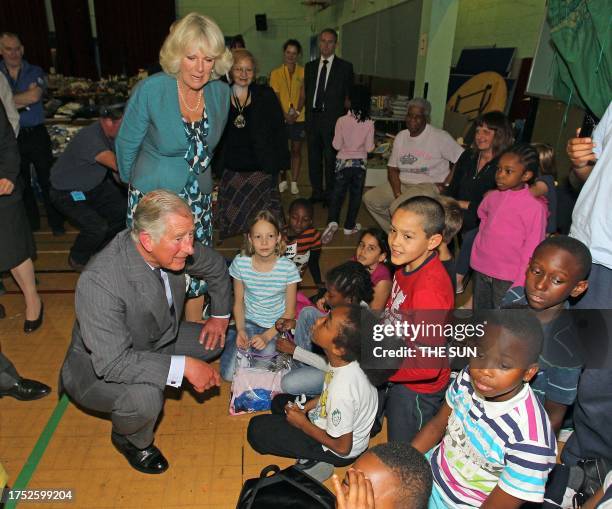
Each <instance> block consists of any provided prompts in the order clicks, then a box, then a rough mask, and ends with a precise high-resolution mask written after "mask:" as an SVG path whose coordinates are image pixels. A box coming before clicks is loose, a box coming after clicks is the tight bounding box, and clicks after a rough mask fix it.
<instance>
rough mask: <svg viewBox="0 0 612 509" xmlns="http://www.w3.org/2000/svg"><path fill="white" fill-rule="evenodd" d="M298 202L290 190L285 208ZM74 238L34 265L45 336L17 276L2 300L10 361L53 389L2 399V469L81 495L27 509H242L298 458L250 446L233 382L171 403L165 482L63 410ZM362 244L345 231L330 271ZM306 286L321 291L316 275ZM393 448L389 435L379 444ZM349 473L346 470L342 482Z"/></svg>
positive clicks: (328, 255)
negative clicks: (250, 486)
mask: <svg viewBox="0 0 612 509" xmlns="http://www.w3.org/2000/svg"><path fill="white" fill-rule="evenodd" d="M305 174H306V172H303V175H305ZM301 180H304V179H301ZM301 191H302V192H301V195H302V196H305V197H307V196H308V195H309V194H310V193H309V192H310V189H308V188H307V187H306V186H305V185H304V184H302V185H301ZM292 198H293V196H292V195H291V194H289V193H288V192H286V193H285V194H284V195H283V201H284V202H285V205H287V204H288V203H289V202H290V201H291V199H292ZM343 213H344V212H343ZM326 215H327V212H326V209H322V208H321V207H320V205H317V209H316V212H315V216H316V224H315V225H316V226H317V227H319V228H321V229H322V228H323V227H324V225H325V224H326ZM342 217H344V216H342ZM359 221H360V222H361V223H362V225H364V226H371V225H372V224H373V220H372V219H371V217H370V216H369V214H368V213H367V211H366V210H365V207H362V210H361V211H360V215H359ZM75 234H76V232H75V231H74V230H72V229H69V231H68V232H67V233H66V234H65V235H63V236H61V237H54V236H52V235H51V233H50V231H48V230H47V231H41V232H37V233H36V234H35V238H36V243H37V246H38V259H37V260H36V263H35V266H36V272H37V278H38V281H39V290H40V293H41V295H42V299H43V301H44V304H45V317H44V324H43V326H42V327H41V328H40V329H39V330H38V331H36V332H35V333H33V334H29V335H25V334H24V333H23V332H22V327H23V320H24V303H23V298H22V296H21V294H20V293H19V292H18V288H17V287H16V285H15V284H14V282H13V281H12V280H11V279H10V278H9V277H5V278H4V284H5V286H6V288H7V290H8V293H7V294H5V295H2V296H0V303H2V304H3V305H4V306H5V308H6V315H7V316H6V318H5V319H3V320H0V341H1V344H2V351H3V353H5V354H6V355H7V356H8V357H9V358H10V359H11V360H12V361H13V363H14V364H15V366H16V367H17V369H18V370H19V372H20V374H21V375H22V376H24V377H28V378H34V379H37V380H41V381H43V382H45V383H47V384H48V385H50V386H51V387H52V388H53V394H52V395H51V396H50V397H47V398H44V399H42V400H39V401H33V402H19V401H16V400H14V399H12V398H2V399H0V462H1V463H2V464H3V465H4V468H5V469H6V470H7V472H8V474H9V485H11V486H13V487H19V488H22V489H24V488H26V487H27V489H45V490H72V495H73V498H72V501H71V502H63V503H59V502H56V503H45V504H36V503H32V502H28V503H27V505H26V504H19V505H20V506H21V505H24V506H27V507H38V506H40V507H45V508H53V507H63V508H68V507H77V508H79V509H80V508H114V507H117V508H119V507H120V508H140V507H143V508H145V507H146V508H156V507H160V508H172V507H181V508H196V507H198V508H204V507H209V508H213V507H214V508H218V509H223V508H228V509H229V508H233V507H235V504H236V501H237V498H238V494H239V492H240V488H241V486H242V483H243V482H244V480H245V479H248V478H250V477H254V476H257V475H258V474H259V472H260V470H261V469H262V468H263V467H265V466H266V465H269V464H271V463H276V464H278V465H280V466H281V467H284V466H288V465H290V464H292V463H293V460H287V459H283V458H277V457H273V456H261V455H259V454H258V453H256V452H254V451H253V450H252V449H251V448H250V446H249V444H248V443H247V441H246V426H247V424H248V421H249V418H250V417H249V416H236V417H232V416H229V415H228V411H227V410H228V403H229V393H230V391H229V384H227V383H225V382H224V383H223V385H222V387H221V389H220V391H216V392H214V393H211V394H207V397H206V399H205V401H204V402H198V401H196V399H195V398H194V396H193V395H192V394H191V393H189V392H188V391H183V392H178V391H177V392H173V393H172V394H171V395H170V397H169V398H168V399H167V401H166V404H165V408H164V414H163V417H162V419H161V420H160V423H159V426H158V429H157V432H156V439H155V444H156V445H157V446H158V447H159V448H160V449H161V450H162V452H163V453H164V454H165V456H166V457H167V459H168V461H169V463H170V468H169V469H168V471H167V472H165V473H164V474H161V475H158V476H151V475H144V474H140V473H138V472H136V471H135V470H133V469H132V468H131V467H130V466H129V465H128V463H127V462H126V460H125V459H124V458H123V456H121V455H120V454H119V453H118V452H117V451H116V450H115V449H114V448H113V446H112V445H111V443H110V432H111V424H110V421H108V420H105V419H102V418H99V417H95V416H92V415H88V414H86V413H84V412H83V411H81V410H79V409H77V408H76V407H75V406H74V405H73V404H71V403H69V402H67V401H66V400H65V399H64V400H63V401H61V402H58V397H57V380H58V371H59V368H60V366H61V364H62V360H63V357H64V355H65V352H66V349H67V346H68V344H69V341H70V331H71V329H72V324H73V321H74V287H75V284H76V281H77V278H78V274H76V273H75V272H73V271H72V270H71V269H70V267H69V266H68V264H67V257H68V250H69V248H70V246H71V244H72V242H73V240H74V237H75ZM355 243H356V238H355V237H354V236H353V237H345V236H344V235H343V234H342V232H340V233H338V234H337V235H336V238H335V239H334V242H333V243H332V244H331V245H329V246H326V247H325V248H324V250H323V254H322V258H321V268H322V273H323V274H325V272H326V270H328V269H329V268H331V267H333V266H335V265H337V264H339V263H342V262H343V261H346V260H347V259H348V258H349V257H350V256H351V255H352V254H353V252H354V247H355ZM239 246H240V239H229V240H227V241H225V242H224V243H223V244H222V245H220V246H217V249H218V250H219V251H220V252H221V253H222V254H223V255H224V256H226V257H227V258H228V259H231V258H233V256H234V255H235V254H236V253H237V251H238V248H239ZM304 284H305V285H306V286H307V287H309V286H311V285H312V280H311V279H310V275H307V276H306V277H305V281H304ZM306 293H308V292H306ZM385 440H386V432H384V431H383V433H381V434H380V435H379V436H378V437H376V439H375V440H374V442H375V443H378V442H381V441H385ZM343 471H344V469H339V473H340V474H343ZM330 487H331V486H330ZM7 507H8V506H7Z"/></svg>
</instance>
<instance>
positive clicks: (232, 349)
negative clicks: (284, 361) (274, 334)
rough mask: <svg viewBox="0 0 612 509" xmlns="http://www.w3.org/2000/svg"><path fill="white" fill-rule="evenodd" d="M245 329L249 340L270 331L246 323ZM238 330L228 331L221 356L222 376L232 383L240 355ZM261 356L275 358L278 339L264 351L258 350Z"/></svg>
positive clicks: (251, 323) (248, 322) (270, 343)
mask: <svg viewBox="0 0 612 509" xmlns="http://www.w3.org/2000/svg"><path fill="white" fill-rule="evenodd" d="M244 329H245V331H246V333H247V336H248V337H249V339H251V338H252V337H253V336H255V335H256V334H263V333H264V332H266V331H267V330H268V329H267V328H266V327H261V326H259V325H257V324H256V323H253V322H250V321H248V320H247V321H246V322H245V324H244ZM236 336H237V332H236V329H234V328H232V329H229V330H228V331H227V338H226V339H225V348H224V349H223V354H222V355H221V369H220V371H221V376H222V377H223V379H224V380H227V381H228V382H231V381H232V379H233V378H234V371H236V354H237V353H238V346H237V345H236ZM257 352H258V354H260V355H269V356H273V355H274V354H275V353H276V338H273V339H272V341H270V342H269V343H268V344H267V345H266V347H265V348H264V349H263V350H257Z"/></svg>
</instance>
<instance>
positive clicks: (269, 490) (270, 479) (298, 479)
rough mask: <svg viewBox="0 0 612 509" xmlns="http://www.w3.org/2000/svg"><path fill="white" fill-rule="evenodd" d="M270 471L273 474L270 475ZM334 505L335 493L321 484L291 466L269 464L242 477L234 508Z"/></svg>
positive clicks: (330, 507)
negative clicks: (240, 488)
mask: <svg viewBox="0 0 612 509" xmlns="http://www.w3.org/2000/svg"><path fill="white" fill-rule="evenodd" d="M270 473H272V475H269V474H270ZM287 507H291V508H292V509H334V508H335V507H336V497H335V496H334V494H333V493H332V492H331V491H329V490H328V489H327V488H326V487H325V486H323V484H321V483H320V482H319V481H317V480H316V479H313V478H312V477H310V476H309V475H308V474H305V473H304V472H302V471H301V470H299V469H297V468H295V467H293V466H291V467H289V468H286V469H284V470H281V469H280V467H279V466H278V465H269V466H267V467H266V468H264V469H263V470H262V471H261V474H259V477H258V478H254V479H248V480H247V481H245V483H244V486H243V487H242V491H241V492H240V498H239V499H238V504H237V505H236V509H274V508H279V509H280V508H283V509H285V508H287Z"/></svg>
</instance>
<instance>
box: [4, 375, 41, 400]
mask: <svg viewBox="0 0 612 509" xmlns="http://www.w3.org/2000/svg"><path fill="white" fill-rule="evenodd" d="M50 392H51V387H49V386H48V385H45V384H43V383H41V382H37V381H36V380H28V379H27V378H22V379H21V380H19V381H17V382H15V383H14V384H13V385H12V386H11V387H9V388H8V389H0V398H1V397H3V396H10V397H11V398H15V399H18V400H20V401H32V400H35V399H40V398H44V397H45V396H46V395H47V394H49V393H50Z"/></svg>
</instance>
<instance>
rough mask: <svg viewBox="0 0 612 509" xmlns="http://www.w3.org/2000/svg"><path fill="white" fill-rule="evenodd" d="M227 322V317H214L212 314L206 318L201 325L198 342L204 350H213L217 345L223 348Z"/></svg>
mask: <svg viewBox="0 0 612 509" xmlns="http://www.w3.org/2000/svg"><path fill="white" fill-rule="evenodd" d="M228 323H229V318H216V317H214V316H213V317H211V318H209V319H208V320H206V323H205V324H204V327H202V332H200V340H199V341H200V344H202V345H204V348H205V349H206V350H214V349H215V348H217V346H218V347H219V348H223V346H224V345H225V331H226V330H227V324H228Z"/></svg>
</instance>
